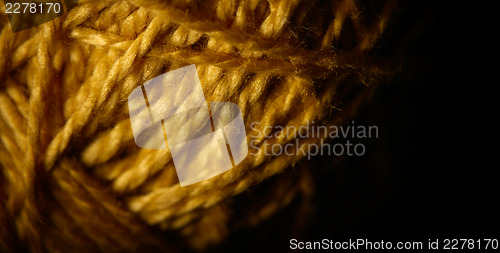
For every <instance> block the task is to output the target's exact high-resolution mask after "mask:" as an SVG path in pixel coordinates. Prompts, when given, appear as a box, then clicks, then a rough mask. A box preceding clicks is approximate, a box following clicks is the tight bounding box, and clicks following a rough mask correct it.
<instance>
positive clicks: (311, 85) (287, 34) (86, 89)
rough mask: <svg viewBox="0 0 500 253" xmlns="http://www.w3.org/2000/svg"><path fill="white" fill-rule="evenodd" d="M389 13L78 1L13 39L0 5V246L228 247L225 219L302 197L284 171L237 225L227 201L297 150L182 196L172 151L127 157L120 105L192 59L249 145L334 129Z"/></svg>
mask: <svg viewBox="0 0 500 253" xmlns="http://www.w3.org/2000/svg"><path fill="white" fill-rule="evenodd" d="M395 7H396V3H395V1H379V2H377V3H370V4H366V3H364V2H358V1H354V0H339V1H331V2H328V1H324V2H323V1H305V0H304V1H300V0H286V1H274V0H267V1H266V0H241V1H224V0H217V1H215V0H208V1H158V0H128V1H127V0H122V1H93V0H86V1H85V0H84V1H79V3H78V5H77V6H76V7H75V8H74V9H72V10H71V11H70V12H69V13H68V14H67V15H65V16H63V17H60V18H58V19H55V20H53V21H51V22H48V23H45V24H42V25H40V26H37V27H35V28H32V29H28V30H25V31H22V32H18V33H13V32H12V31H11V29H10V26H9V23H8V19H7V16H6V15H5V14H3V13H5V8H4V7H3V6H2V15H1V18H0V22H1V25H2V29H1V33H0V45H1V47H0V55H1V57H0V169H1V171H2V173H1V174H0V182H1V186H2V187H1V194H0V196H1V197H2V201H1V205H0V209H1V210H0V212H1V214H2V216H1V217H0V224H1V226H2V227H1V231H2V232H1V234H0V236H1V241H0V250H1V251H2V252H11V251H17V250H23V249H28V250H30V251H32V252H135V251H139V250H143V249H150V250H156V251H177V250H183V249H192V250H203V249H206V248H207V247H209V246H210V245H213V244H217V243H219V242H221V241H222V240H223V239H224V238H225V237H227V235H228V234H229V233H230V231H231V229H232V228H233V227H231V226H229V225H228V224H229V223H230V222H231V223H232V224H239V225H238V226H251V225H255V224H258V223H259V222H260V221H261V220H263V219H266V218H267V217H269V216H271V215H272V214H273V213H275V212H276V211H277V210H279V209H280V208H282V207H283V206H286V205H287V204H288V203H290V201H291V200H292V199H293V198H294V197H295V196H296V195H300V194H302V195H310V194H312V192H311V191H312V189H311V187H310V185H311V184H312V182H311V178H310V177H309V176H307V172H304V174H303V175H301V176H300V177H295V176H289V175H283V176H282V177H281V179H280V180H277V181H276V184H277V186H276V187H271V188H270V190H269V194H268V195H267V196H263V197H262V199H263V203H259V204H257V203H255V205H254V203H248V205H249V206H252V205H254V207H253V209H252V210H254V212H253V213H252V214H249V215H247V216H244V217H241V218H240V220H239V221H237V222H235V221H234V220H232V219H233V217H234V216H235V215H234V213H233V212H232V208H231V199H232V198H233V197H234V196H236V195H240V194H244V192H245V191H248V190H250V189H252V187H253V186H255V185H257V184H259V183H261V182H262V181H264V180H266V179H268V178H270V177H271V176H273V175H277V174H280V173H282V172H283V171H284V170H285V169H286V168H288V167H290V166H293V165H294V164H295V163H296V162H298V161H299V160H300V159H301V158H302V156H303V155H300V153H299V154H298V155H296V156H287V155H285V154H283V155H280V156H274V157H271V156H266V155H264V154H263V153H261V154H259V155H257V156H250V155H249V156H248V157H247V158H246V159H245V160H244V161H243V162H242V163H241V164H239V165H238V166H237V167H236V168H233V169H231V170H229V171H227V172H225V173H223V174H221V175H219V176H217V177H214V178H211V179H209V180H206V181H203V182H200V183H197V184H194V185H191V186H187V187H180V186H179V183H178V179H177V175H176V172H175V169H174V166H173V163H172V160H171V156H170V153H169V151H168V150H147V149H140V148H139V147H137V146H136V144H135V142H134V140H133V134H132V130H131V125H130V119H129V115H128V107H127V98H128V96H129V94H130V93H131V92H132V90H133V89H135V88H136V87H138V86H140V85H141V84H142V83H144V82H145V81H147V80H149V79H152V78H154V77H155V76H158V75H160V74H163V73H165V72H168V71H170V70H174V69H177V68H180V67H183V66H186V65H190V64H196V66H197V69H198V74H199V77H200V80H201V83H202V86H203V90H204V93H205V96H206V98H207V100H208V101H230V102H233V103H236V104H238V105H239V107H240V108H241V111H242V113H243V117H244V121H245V123H246V127H247V134H248V136H250V135H252V134H255V133H252V131H248V129H249V125H250V124H251V122H260V125H259V127H260V128H261V129H265V128H266V127H267V126H275V125H281V126H296V127H297V128H298V127H299V126H303V125H306V123H307V122H312V121H315V122H318V123H322V124H326V125H331V124H341V123H342V122H343V121H345V120H346V119H348V118H349V117H351V116H352V115H354V113H355V112H356V111H357V108H358V107H359V106H360V105H362V103H363V101H365V100H366V98H367V97H369V95H370V93H371V92H372V91H373V88H372V87H371V86H373V85H376V84H377V82H378V80H379V79H380V78H384V77H385V76H387V75H388V74H390V73H391V71H392V70H391V69H390V68H389V65H387V64H381V63H380V62H378V60H377V59H376V57H375V56H374V55H373V54H371V51H372V49H373V47H374V46H375V45H376V42H377V41H378V39H379V38H380V36H381V35H382V33H383V32H384V30H385V28H386V26H387V24H388V23H389V21H390V19H391V16H392V15H391V14H392V12H393V11H394V9H395ZM368 8H369V10H368ZM295 137H296V136H293V135H281V136H277V137H273V138H264V137H262V138H260V139H258V140H256V142H255V143H260V144H263V143H282V144H285V143H290V142H294V141H295ZM249 138H250V137H249ZM319 140H320V139H319V138H309V139H301V140H300V142H301V143H317V142H319ZM304 170H305V171H307V169H304ZM278 178H279V177H278Z"/></svg>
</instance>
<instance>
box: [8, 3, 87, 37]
mask: <svg viewBox="0 0 500 253" xmlns="http://www.w3.org/2000/svg"><path fill="white" fill-rule="evenodd" d="M77 3H78V0H64V1H58V0H35V1H27V0H21V1H11V0H10V1H9V0H4V4H5V13H6V14H7V16H8V17H9V22H10V26H11V28H12V31H13V32H20V31H23V30H26V29H29V28H33V27H35V26H38V25H41V24H43V23H46V22H49V21H51V20H53V19H56V18H58V17H60V16H62V15H63V14H65V13H67V12H68V11H70V10H71V9H73V8H74V7H75V6H76V5H77Z"/></svg>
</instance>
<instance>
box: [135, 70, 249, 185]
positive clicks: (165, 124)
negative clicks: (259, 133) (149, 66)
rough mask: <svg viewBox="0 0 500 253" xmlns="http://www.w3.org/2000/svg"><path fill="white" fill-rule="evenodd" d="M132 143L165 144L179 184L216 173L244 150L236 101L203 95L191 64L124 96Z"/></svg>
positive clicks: (239, 158) (152, 146)
mask: <svg viewBox="0 0 500 253" xmlns="http://www.w3.org/2000/svg"><path fill="white" fill-rule="evenodd" d="M128 107H129V114H130V122H131V125H132V131H133V134H134V139H135V143H136V144H137V146H139V147H141V148H145V149H170V152H171V155H172V160H173V162H174V165H175V169H176V171H177V176H178V178H179V183H180V185H181V186H187V185H190V184H194V183H197V182H200V181H203V180H206V179H209V178H211V177H214V176H217V175H219V174H221V173H223V172H225V171H227V170H229V169H231V168H233V167H235V166H236V165H238V164H239V163H240V162H241V161H243V160H244V159H245V157H246V156H247V154H248V144H247V140H246V131H245V124H244V122H243V117H242V114H241V110H240V108H239V107H238V105H236V104H233V103H229V102H210V103H208V102H207V101H206V100H205V96H204V93H203V90H202V87H201V83H200V80H199V77H198V74H197V70H196V67H195V65H190V66H186V67H183V68H180V69H176V70H173V71H170V72H167V73H165V74H162V75H160V76H157V77H155V78H153V79H151V80H149V81H147V82H146V83H144V84H143V85H141V86H140V87H137V88H136V89H135V90H134V91H132V93H131V94H130V95H129V98H128Z"/></svg>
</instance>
